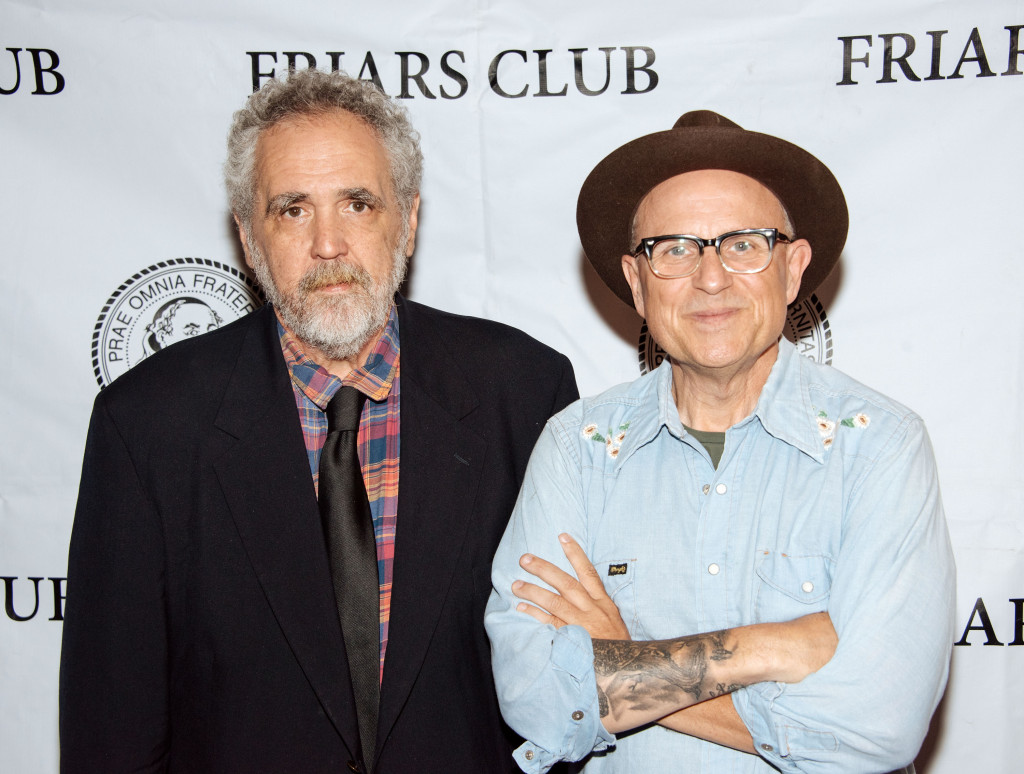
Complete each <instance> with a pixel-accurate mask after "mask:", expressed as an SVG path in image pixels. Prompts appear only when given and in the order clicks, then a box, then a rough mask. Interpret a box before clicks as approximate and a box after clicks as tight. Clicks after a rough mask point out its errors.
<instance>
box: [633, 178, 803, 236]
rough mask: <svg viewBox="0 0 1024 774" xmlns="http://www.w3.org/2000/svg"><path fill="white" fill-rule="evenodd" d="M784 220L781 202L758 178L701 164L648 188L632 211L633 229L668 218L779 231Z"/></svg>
mask: <svg viewBox="0 0 1024 774" xmlns="http://www.w3.org/2000/svg"><path fill="white" fill-rule="evenodd" d="M787 221H788V217H787V214H786V209H785V207H784V206H783V204H782V202H781V201H780V200H779V198H778V197H777V196H776V195H775V194H774V193H773V192H772V191H771V189H769V188H768V187H767V186H765V185H764V184H763V183H761V182H759V181H758V180H755V179H754V178H752V177H749V176H748V175H744V174H742V173H740V172H732V171H730V170H725V169H701V170H697V171H694V172H684V173H683V174H681V175H675V176H674V177H670V178H668V179H667V180H665V181H663V182H661V183H659V184H658V185H656V186H655V187H654V188H652V189H651V190H650V191H648V192H647V194H646V195H645V196H644V197H643V198H642V199H641V200H640V204H638V205H637V208H636V212H635V213H634V215H633V231H634V233H636V232H637V230H638V229H639V230H641V231H645V230H646V226H647V225H648V224H650V226H652V227H654V228H657V227H658V224H671V223H695V224H700V223H708V224H721V223H736V224H742V225H736V226H735V227H736V228H779V229H783V230H784V229H785V228H786V224H787ZM643 235H644V236H649V235H648V234H643ZM705 236H709V237H710V236H716V234H711V235H705Z"/></svg>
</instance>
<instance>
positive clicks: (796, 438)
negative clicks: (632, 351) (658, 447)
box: [619, 339, 825, 464]
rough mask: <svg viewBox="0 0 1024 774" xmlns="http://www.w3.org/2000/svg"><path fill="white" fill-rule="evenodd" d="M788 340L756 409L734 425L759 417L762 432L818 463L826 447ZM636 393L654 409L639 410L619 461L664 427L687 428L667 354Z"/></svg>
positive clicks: (680, 432)
mask: <svg viewBox="0 0 1024 774" xmlns="http://www.w3.org/2000/svg"><path fill="white" fill-rule="evenodd" d="M805 359H806V358H804V357H803V356H802V355H800V354H798V353H797V351H796V348H795V347H794V346H793V344H791V343H790V342H789V341H787V340H786V339H782V340H781V341H780V342H779V353H778V357H777V358H776V359H775V363H774V364H773V365H772V370H771V372H770V373H769V374H768V380H767V381H766V382H765V385H764V387H763V388H762V389H761V395H760V397H759V398H758V401H757V406H756V408H755V409H754V412H753V413H752V414H751V415H750V416H749V417H747V418H746V419H743V420H741V421H740V422H738V423H736V425H734V427H737V428H739V427H743V426H745V425H747V424H749V423H750V422H753V421H755V419H756V420H757V421H759V422H760V423H761V426H762V427H763V428H764V430H765V432H767V433H768V434H769V435H772V436H774V437H775V438H778V439H779V440H780V441H783V442H784V443H787V444H789V445H790V446H793V447H795V448H797V449H799V450H800V451H802V452H803V453H804V454H806V455H808V456H809V457H811V458H812V459H814V460H816V461H818V462H824V461H825V450H824V447H823V446H822V444H821V437H820V433H819V432H818V427H817V424H816V422H815V418H814V416H813V414H814V411H813V408H812V406H811V399H810V392H809V389H808V374H807V369H808V367H809V364H808V363H805V362H804V361H805ZM643 378H645V379H648V380H650V381H649V383H648V385H647V387H646V389H645V390H644V391H643V393H642V394H641V395H640V396H639V401H640V405H642V406H650V405H652V403H651V402H652V401H655V402H656V403H655V405H656V406H657V410H656V411H641V412H639V415H638V416H637V418H636V420H635V421H634V423H633V424H632V425H631V427H630V429H629V433H628V434H627V437H626V440H625V441H623V444H622V452H621V454H620V455H619V457H620V464H621V462H623V461H625V459H626V458H627V457H629V456H630V455H631V454H632V453H633V451H635V450H636V449H638V448H640V447H641V446H643V445H644V444H645V443H648V442H650V441H651V440H653V439H654V437H655V436H656V435H657V434H658V433H659V432H660V431H661V428H662V427H664V428H665V429H667V430H668V431H669V432H670V433H672V435H674V436H676V437H677V438H680V439H681V438H684V437H685V436H686V435H687V433H686V430H685V429H684V428H683V423H682V421H681V420H680V419H679V409H678V407H677V406H676V401H675V397H674V395H673V394H672V364H671V363H670V362H669V359H668V358H665V360H664V361H663V362H662V363H661V365H660V366H658V368H657V370H655V371H654V373H652V374H649V375H648V376H646V377H643Z"/></svg>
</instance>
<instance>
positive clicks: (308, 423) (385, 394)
mask: <svg viewBox="0 0 1024 774" xmlns="http://www.w3.org/2000/svg"><path fill="white" fill-rule="evenodd" d="M278 332H279V333H280V335H281V349H282V350H283V351H284V359H285V363H286V364H287V366H288V372H289V374H291V379H292V391H293V392H294V393H295V405H296V406H297V407H298V409H299V420H300V422H301V423H302V437H303V439H304V440H305V442H306V454H307V456H308V457H309V469H310V473H312V475H313V485H314V487H317V489H318V491H319V486H318V485H319V476H320V452H321V450H322V449H323V447H324V441H325V440H326V438H327V416H326V414H324V410H325V409H326V408H327V404H328V403H329V402H330V400H331V398H332V397H334V393H336V392H337V391H338V389H339V388H340V387H341V386H342V385H350V386H352V387H355V388H356V389H357V390H359V391H360V392H362V393H363V394H365V395H366V396H367V398H368V400H367V401H366V403H365V404H364V405H363V413H362V416H361V417H360V420H359V441H358V444H359V448H358V453H359V462H360V464H361V465H362V468H363V481H364V482H365V484H366V494H367V497H368V498H369V500H370V513H371V514H372V515H373V529H374V534H375V536H376V538H377V577H378V579H379V581H380V674H381V675H383V673H384V654H385V652H386V651H387V645H388V624H389V622H390V619H391V578H392V572H393V568H394V559H395V522H396V516H397V513H398V457H399V455H398V453H399V438H400V436H399V412H398V408H399V393H400V389H399V351H400V348H399V339H398V312H397V310H396V309H395V307H394V305H392V307H391V314H390V316H389V317H388V322H387V325H386V326H385V327H384V332H383V334H381V337H380V340H379V341H378V342H377V345H376V346H375V347H374V349H373V351H372V352H371V353H370V355H369V357H368V358H367V359H366V362H365V363H364V364H363V365H362V366H361V367H359V368H355V369H353V370H352V371H351V372H349V373H348V374H347V375H346V376H345V378H344V379H339V378H338V377H336V376H334V375H332V374H330V373H328V372H327V371H326V370H325V369H324V368H322V367H321V366H319V365H317V363H315V362H314V361H313V360H312V359H311V358H310V357H309V356H308V355H306V353H305V352H304V351H303V349H302V345H301V344H300V343H299V341H298V340H297V339H296V338H295V337H294V336H292V335H291V334H290V333H289V332H288V331H286V330H285V329H284V327H282V326H281V324H280V323H278Z"/></svg>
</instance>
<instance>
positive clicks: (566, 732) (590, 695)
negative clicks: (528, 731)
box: [513, 626, 615, 774]
mask: <svg viewBox="0 0 1024 774" xmlns="http://www.w3.org/2000/svg"><path fill="white" fill-rule="evenodd" d="M551 666H552V668H553V669H554V670H556V671H559V672H563V673H565V674H567V675H568V676H569V677H570V678H571V682H572V683H573V684H574V685H575V687H576V691H575V693H576V696H575V699H574V700H573V699H570V701H569V702H567V703H566V704H565V705H564V707H563V712H565V713H566V717H565V718H564V721H565V725H564V727H563V732H562V740H561V744H559V745H558V749H556V750H546V749H544V748H543V747H540V746H539V745H537V744H535V743H534V742H532V741H527V742H524V743H523V744H522V745H521V746H520V747H519V748H518V749H517V750H516V751H515V752H514V753H513V757H514V758H515V761H516V763H518V764H519V768H521V769H522V770H523V771H524V772H527V774H542V773H543V772H546V771H547V770H548V769H550V768H551V767H552V766H553V765H555V764H556V763H558V761H560V760H567V761H578V760H581V759H583V758H585V757H586V756H587V755H589V754H590V753H592V752H596V751H599V750H604V749H606V748H607V747H609V746H610V745H612V744H614V742H615V735H614V734H612V733H610V732H608V731H607V730H606V729H605V727H604V724H602V723H601V716H600V712H599V710H598V703H597V682H596V680H595V678H594V649H593V644H592V643H591V640H590V635H589V634H587V630H586V629H584V628H582V627H580V626H563V627H562V628H561V629H558V630H557V631H556V632H555V636H554V639H553V641H552V646H551ZM570 703H571V704H572V706H570Z"/></svg>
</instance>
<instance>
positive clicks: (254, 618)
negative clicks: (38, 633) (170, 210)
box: [60, 298, 577, 774]
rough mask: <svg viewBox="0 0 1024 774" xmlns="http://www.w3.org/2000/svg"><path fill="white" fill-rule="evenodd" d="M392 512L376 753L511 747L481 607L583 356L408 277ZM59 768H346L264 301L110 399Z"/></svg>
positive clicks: (346, 689)
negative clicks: (415, 289) (428, 294)
mask: <svg viewBox="0 0 1024 774" xmlns="http://www.w3.org/2000/svg"><path fill="white" fill-rule="evenodd" d="M397 301H398V311H399V325H400V328H399V330H400V337H401V348H402V354H401V358H402V362H401V379H402V398H401V432H402V448H401V459H400V471H401V472H400V479H399V499H398V520H397V534H396V543H395V563H394V579H393V581H394V583H393V596H392V601H391V624H390V635H389V642H388V651H387V657H386V660H385V667H384V677H383V682H382V685H381V704H380V720H379V727H378V734H377V742H376V745H377V755H376V761H377V763H376V765H375V771H378V772H381V773H382V774H385V773H388V772H396V773H401V774H408V773H409V772H433V771H436V772H442V771H443V772H467V773H468V772H490V771H495V772H501V771H515V770H516V767H515V764H514V762H513V761H512V758H511V754H510V751H511V747H512V745H513V744H514V742H515V740H514V739H513V738H512V737H511V735H510V732H509V731H508V729H507V728H506V727H504V725H503V723H502V722H501V719H500V715H499V711H498V706H497V701H496V698H495V695H494V688H493V684H492V681H491V673H490V653H489V646H488V642H487V639H486V635H485V633H484V628H483V614H484V605H485V603H486V601H487V596H488V593H489V591H490V564H491V558H492V555H493V552H494V549H495V547H496V546H497V543H498V540H499V539H500V537H501V534H502V531H503V529H504V527H505V523H506V521H507V518H508V515H509V513H510V512H511V510H512V506H513V504H514V501H515V497H516V494H517V492H518V488H519V484H520V481H521V479H522V475H523V471H524V469H525V466H526V461H527V458H528V456H529V454H530V450H531V449H532V447H533V444H534V441H535V440H536V438H537V436H538V434H539V433H540V430H541V428H542V426H543V424H544V422H545V420H546V419H547V417H548V416H550V415H551V414H552V413H554V412H556V411H558V410H559V409H561V408H562V407H563V406H565V405H566V404H567V403H569V402H570V401H571V400H573V399H575V398H576V396H577V393H576V385H575V381H574V378H573V374H572V367H571V365H570V364H569V362H568V360H567V359H566V358H565V357H564V356H562V355H559V354H558V353H556V352H554V351H553V350H551V349H549V348H548V347H545V346H544V345H542V344H540V343H538V342H537V341H535V340H533V339H531V338H530V337H528V336H526V335H525V334H523V333H521V332H520V331H517V330H515V329H512V328H509V327H508V326H504V325H501V324H498V323H493V322H488V321H484V320H477V319H472V318H466V317H459V316H456V315H451V314H446V313H443V312H439V311H437V310H433V309H430V308H428V307H424V306H421V305H419V304H415V303H412V302H409V301H406V300H404V299H401V298H398V299H397ZM60 704H61V718H60V732H61V770H62V771H65V772H80V771H82V772H86V771H87V772H120V771H171V772H301V773H302V774H314V773H315V772H332V774H337V772H341V771H347V770H348V769H347V768H346V764H347V762H348V761H351V760H356V759H357V758H358V751H359V740H358V731H357V727H356V720H355V715H354V710H353V699H352V692H351V686H350V682H349V676H348V666H347V661H346V657H345V651H344V644H343V641H342V636H341V630H340V626H339V624H338V616H337V610H336V607H335V602H334V593H333V590H332V586H331V578H330V572H329V569H328V562H327V554H326V549H325V546H324V539H323V533H322V531H321V526H320V516H319V512H318V510H317V503H316V496H315V493H314V489H313V483H312V479H311V476H310V471H309V465H308V462H307V457H306V452H305V446H304V443H303V439H302V432H301V429H300V426H299V421H298V413H297V410H296V407H295V400H294V397H293V393H292V388H291V384H290V381H289V376H288V372H287V369H286V367H285V364H284V359H283V356H282V353H281V347H280V344H279V340H278V336H277V329H276V325H275V316H274V314H273V311H272V310H271V309H270V308H269V307H268V308H265V309H263V310H260V311H258V312H255V313H254V314H252V315H250V316H249V317H247V318H244V319H242V320H239V321H238V322H236V323H234V324H232V325H229V326H226V327H225V328H222V329H220V330H218V331H215V332H212V333H209V334H206V335H204V336H202V337H200V338H199V339H196V340H194V341H190V342H188V343H182V344H177V345H175V346H173V347H171V348H169V349H168V350H165V351H163V352H161V353H159V354H158V355H155V356H153V357H152V358H150V359H149V360H147V361H144V362H143V363H141V364H139V365H138V366H136V367H135V368H134V369H132V371H130V372H129V373H127V374H125V375H124V376H123V377H121V378H120V379H118V380H117V382H116V383H114V384H112V385H111V386H110V387H109V388H107V389H106V390H104V391H103V392H102V393H100V395H99V396H98V397H97V399H96V404H95V407H94V410H93V417H92V422H91V424H90V428H89V436H88V441H87V445H86V451H85V461H84V465H83V472H82V483H81V487H80V490H79V499H78V507H77V510H76V513H75V525H74V529H73V533H72V538H71V548H70V555H69V566H68V586H67V606H66V613H65V621H64V639H63V650H62V655H61V678H60Z"/></svg>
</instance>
